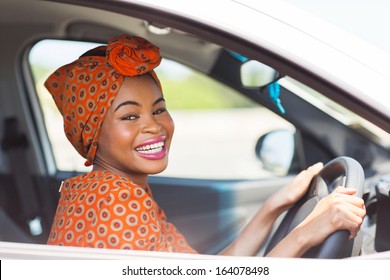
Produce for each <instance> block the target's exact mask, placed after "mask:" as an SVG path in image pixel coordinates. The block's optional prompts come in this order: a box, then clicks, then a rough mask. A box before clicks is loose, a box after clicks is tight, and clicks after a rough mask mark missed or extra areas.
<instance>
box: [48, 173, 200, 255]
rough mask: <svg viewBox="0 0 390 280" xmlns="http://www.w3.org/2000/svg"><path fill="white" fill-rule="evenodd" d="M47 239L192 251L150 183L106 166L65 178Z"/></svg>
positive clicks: (84, 244) (74, 243)
mask: <svg viewBox="0 0 390 280" xmlns="http://www.w3.org/2000/svg"><path fill="white" fill-rule="evenodd" d="M60 192H61V197H60V200H59V203H58V207H57V211H56V214H55V216H54V221H53V225H52V228H51V232H50V235H49V239H48V244H51V245H63V246H82V247H95V248H113V249H130V250H149V251H163V252H187V253H196V251H195V250H194V249H192V248H191V247H190V246H189V245H188V244H187V242H186V240H185V238H184V237H183V235H182V234H181V233H180V232H179V231H178V229H177V228H176V227H175V226H174V225H172V224H170V223H168V221H167V218H166V216H165V214H164V211H163V210H162V209H161V208H160V207H159V206H158V205H157V203H156V202H155V201H154V199H153V197H152V193H151V191H150V189H146V190H145V189H143V188H141V187H139V186H137V185H135V184H134V183H132V182H131V181H130V180H128V179H127V178H124V177H121V176H118V175H115V174H113V173H111V172H109V171H92V172H90V173H88V174H84V175H80V176H77V177H73V178H70V179H67V180H65V181H64V182H63V184H62V186H61V189H60Z"/></svg>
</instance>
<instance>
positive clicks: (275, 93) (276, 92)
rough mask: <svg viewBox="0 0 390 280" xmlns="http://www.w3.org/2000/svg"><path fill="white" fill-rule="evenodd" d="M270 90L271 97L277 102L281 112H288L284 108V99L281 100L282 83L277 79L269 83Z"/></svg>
mask: <svg viewBox="0 0 390 280" xmlns="http://www.w3.org/2000/svg"><path fill="white" fill-rule="evenodd" d="M268 91H269V97H270V98H271V100H272V102H273V103H275V105H276V107H277V108H278V109H279V112H280V113H281V114H284V113H286V110H284V108H283V105H282V101H281V100H280V98H279V96H280V85H279V83H278V81H275V82H273V83H271V84H269V85H268Z"/></svg>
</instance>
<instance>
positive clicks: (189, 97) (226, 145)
mask: <svg viewBox="0 0 390 280" xmlns="http://www.w3.org/2000/svg"><path fill="white" fill-rule="evenodd" d="M94 46H97V44H92V43H84V42H75V41H62V40H61V41H60V40H43V41H40V42H39V43H37V44H36V45H34V47H33V48H32V50H31V52H30V54H29V63H30V66H31V70H32V73H33V78H34V82H35V86H36V91H37V94H38V99H39V102H40V105H41V108H42V112H43V116H44V121H45V125H46V129H47V135H48V137H49V140H50V143H51V146H52V152H53V155H54V159H55V164H56V169H57V170H59V171H80V172H83V171H87V170H88V168H86V167H85V166H84V162H85V160H84V159H83V158H82V157H81V156H79V155H78V154H77V152H76V151H75V149H74V148H73V147H72V146H71V145H70V143H69V142H68V140H67V139H66V137H65V135H64V133H63V130H62V127H63V125H62V117H61V116H60V114H59V112H58V110H57V108H56V106H55V104H54V102H53V100H52V98H51V96H50V94H49V93H48V92H47V90H46V89H45V88H44V86H43V83H44V81H45V79H46V78H47V77H48V75H49V74H51V73H52V72H53V71H54V70H55V69H56V68H58V67H59V66H62V65H64V64H66V63H69V62H71V61H73V60H75V59H77V57H78V56H80V55H81V54H82V53H84V52H85V51H87V50H89V49H91V48H92V47H94ZM156 72H157V74H158V76H159V78H160V80H161V83H162V85H163V91H164V97H165V99H166V101H167V106H168V110H169V111H170V113H171V115H172V117H173V119H174V121H175V134H174V139H173V142H172V146H171V151H170V158H169V161H170V163H169V165H168V168H167V169H166V170H165V171H164V172H163V173H162V174H160V175H161V176H169V177H180V178H209V179H260V178H267V177H270V176H274V175H275V174H271V173H269V172H268V171H265V170H264V169H263V168H262V165H261V163H260V161H259V160H258V158H257V157H256V153H255V146H256V143H257V141H258V139H259V138H260V137H261V136H262V135H264V134H265V133H267V132H268V131H271V130H276V129H281V128H288V129H294V128H293V126H292V125H291V124H290V123H288V122H286V121H285V120H284V119H282V118H280V117H279V116H277V115H276V114H274V113H273V112H271V111H269V110H268V109H266V108H264V107H262V106H260V105H258V104H257V103H255V102H253V101H251V100H250V99H248V98H246V97H245V96H243V95H241V94H240V93H238V92H236V91H235V90H233V89H231V88H230V87H228V86H226V85H223V84H222V83H219V82H218V81H216V80H214V79H212V78H210V77H209V76H207V75H205V74H203V73H201V72H198V71H196V70H193V69H191V68H189V67H187V66H185V65H183V64H180V63H178V62H175V61H173V60H169V59H163V61H162V63H161V65H160V66H159V67H158V68H157V69H156Z"/></svg>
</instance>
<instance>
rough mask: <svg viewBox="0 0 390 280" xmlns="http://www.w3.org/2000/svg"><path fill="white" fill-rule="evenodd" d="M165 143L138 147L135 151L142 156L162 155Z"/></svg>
mask: <svg viewBox="0 0 390 280" xmlns="http://www.w3.org/2000/svg"><path fill="white" fill-rule="evenodd" d="M164 146H165V144H164V141H161V142H157V143H153V144H149V145H145V146H141V147H137V148H136V149H135V150H136V151H137V152H138V153H140V154H145V155H148V154H156V153H160V152H161V151H162V150H163V149H164Z"/></svg>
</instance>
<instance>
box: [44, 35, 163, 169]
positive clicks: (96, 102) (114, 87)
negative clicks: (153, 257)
mask: <svg viewBox="0 0 390 280" xmlns="http://www.w3.org/2000/svg"><path fill="white" fill-rule="evenodd" d="M160 62H161V57H160V50H159V48H158V47H157V46H155V45H153V44H152V43H150V42H149V41H147V40H145V39H143V38H140V37H136V36H130V35H121V36H117V37H114V38H112V39H110V40H109V41H108V46H101V47H97V48H95V49H92V50H90V51H88V52H86V53H85V54H84V55H82V56H81V57H80V58H79V59H77V60H76V61H74V62H72V63H69V64H67V65H64V66H62V67H60V68H59V69H57V70H56V71H55V72H54V73H53V74H51V75H50V76H49V78H48V79H47V80H46V82H45V86H46V88H47V89H48V90H49V92H50V93H51V94H52V96H53V99H54V101H55V103H56V105H57V108H58V110H59V111H60V113H61V114H62V116H63V118H64V131H65V134H66V137H67V138H68V140H69V141H70V142H71V144H72V145H73V146H74V147H75V149H76V150H77V151H78V153H79V154H80V155H81V156H82V157H84V158H86V159H87V163H86V165H90V164H92V163H93V160H94V158H95V154H96V150H97V143H98V140H99V136H100V129H101V126H102V123H103V120H104V118H105V116H106V114H107V111H108V110H109V108H110V106H111V104H112V102H113V101H114V99H115V97H116V95H117V93H118V91H119V89H120V86H121V85H122V82H123V78H124V77H126V76H130V77H131V76H137V75H143V74H149V75H150V76H151V77H152V78H153V79H154V80H155V81H156V83H157V85H158V87H159V88H160V89H161V85H160V82H159V80H158V78H157V76H156V74H155V72H154V71H153V69H154V68H155V67H157V66H158V65H159V64H160Z"/></svg>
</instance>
